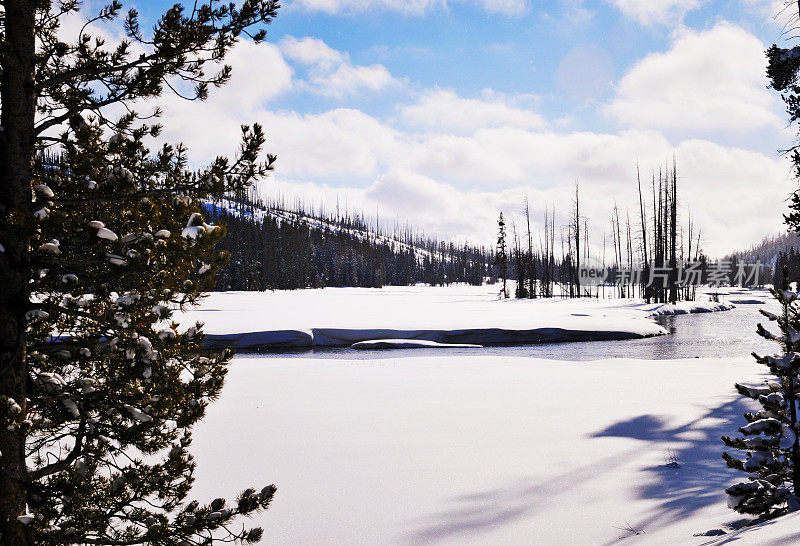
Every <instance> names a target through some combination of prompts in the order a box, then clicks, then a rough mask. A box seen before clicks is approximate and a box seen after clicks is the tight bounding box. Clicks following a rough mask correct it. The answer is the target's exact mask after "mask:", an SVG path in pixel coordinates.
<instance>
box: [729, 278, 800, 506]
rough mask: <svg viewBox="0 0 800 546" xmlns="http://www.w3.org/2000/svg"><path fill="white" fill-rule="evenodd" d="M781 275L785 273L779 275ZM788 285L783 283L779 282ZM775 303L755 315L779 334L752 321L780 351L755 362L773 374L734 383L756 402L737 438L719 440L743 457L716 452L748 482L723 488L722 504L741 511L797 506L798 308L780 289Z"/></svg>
mask: <svg viewBox="0 0 800 546" xmlns="http://www.w3.org/2000/svg"><path fill="white" fill-rule="evenodd" d="M784 279H786V277H785V276H784ZM784 284H785V285H786V286H788V283H787V282H785V283H784ZM771 291H772V295H773V296H774V297H775V299H776V300H777V301H778V302H779V303H780V305H781V310H782V311H781V314H780V315H776V314H774V313H771V312H769V311H765V310H761V313H762V314H763V315H764V316H765V317H767V318H768V319H769V320H770V321H773V322H775V323H776V324H777V325H778V327H779V328H780V331H781V333H780V334H776V333H773V332H771V331H769V330H767V329H766V328H764V326H763V325H761V324H759V325H758V329H757V332H758V335H760V336H761V337H763V338H765V339H768V340H772V341H775V342H776V343H777V344H778V345H779V346H780V348H781V352H780V353H779V354H775V355H766V356H760V355H757V354H755V353H753V356H754V357H755V359H756V361H757V362H759V363H760V364H764V365H766V366H767V367H768V368H769V370H770V372H771V373H772V374H773V375H774V376H775V380H774V381H770V382H768V383H766V384H764V385H761V386H747V385H742V384H739V383H737V384H736V390H737V391H738V392H739V393H740V394H741V395H742V396H746V397H748V398H751V399H753V400H756V401H758V402H759V403H760V404H761V409H760V410H758V411H756V412H747V413H745V414H744V416H745V419H746V420H747V424H746V425H745V426H743V427H740V428H739V432H740V433H741V434H742V435H743V437H737V438H731V437H729V436H723V438H722V441H723V443H724V444H725V445H726V446H727V447H729V448H733V449H736V450H739V451H741V452H744V453H745V456H744V458H739V456H734V455H731V454H729V453H728V452H724V453H723V454H722V458H723V459H724V460H725V463H726V464H727V465H728V466H729V467H730V468H734V469H736V470H740V471H742V472H746V473H748V474H750V476H749V477H748V481H745V482H740V483H737V484H735V485H732V486H731V487H729V488H727V489H726V490H725V492H726V493H727V494H728V506H730V507H731V508H733V509H734V510H736V511H737V512H740V513H743V514H754V515H760V516H776V515H780V514H782V513H785V512H786V511H789V510H791V511H794V510H797V509H798V508H800V503H799V502H798V498H797V497H796V495H797V494H798V492H800V447H798V438H797V436H798V434H797V433H798V426H797V415H798V414H797V400H798V393H799V392H800V378H799V377H798V370H799V369H800V354H798V353H797V351H800V308H799V307H798V293H797V292H792V291H790V290H788V288H784V289H783V290H778V289H772V290H771Z"/></svg>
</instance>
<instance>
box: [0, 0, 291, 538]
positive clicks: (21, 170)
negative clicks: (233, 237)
mask: <svg viewBox="0 0 800 546" xmlns="http://www.w3.org/2000/svg"><path fill="white" fill-rule="evenodd" d="M78 7H79V4H78V3H77V2H73V1H71V0H64V1H61V2H52V3H51V2H29V1H26V0H8V1H7V2H5V3H4V14H3V17H2V18H0V32H2V33H3V34H4V36H5V38H4V40H3V42H2V46H0V64H1V65H2V87H0V97H1V98H2V126H3V132H2V133H0V430H2V433H0V543H2V544H14V545H21V546H25V545H28V544H74V543H78V544H117V545H123V544H154V545H155V544H158V545H167V544H187V545H196V544H209V543H211V542H212V541H214V540H223V541H234V540H240V541H242V542H255V541H258V540H259V539H260V537H261V535H262V531H261V529H259V528H254V529H247V528H246V527H244V526H241V525H240V524H238V523H237V524H236V525H232V524H233V523H234V520H235V519H236V518H237V517H238V516H240V515H243V514H250V513H252V512H254V511H256V510H261V509H265V508H267V506H268V505H269V503H270V501H271V500H272V498H273V495H274V493H275V487H274V486H272V485H268V486H266V487H264V488H259V489H258V490H255V489H248V490H246V491H244V492H242V493H241V494H240V495H239V496H238V497H237V499H236V500H235V501H234V502H233V503H232V504H231V505H227V504H226V502H225V500H224V499H222V498H219V499H215V500H213V501H211V502H209V503H208V504H200V503H198V502H196V501H192V502H187V500H188V495H189V492H190V488H191V485H192V482H193V477H192V475H193V469H194V462H193V460H192V457H191V456H190V455H189V453H188V448H189V446H190V444H191V439H192V437H191V430H192V426H193V425H194V424H195V423H196V422H197V421H198V419H200V418H201V417H202V416H203V414H204V412H205V409H206V407H207V405H208V404H209V403H210V402H211V401H212V400H214V399H215V398H217V397H218V396H219V394H220V389H221V388H222V385H223V380H224V378H225V373H226V364H227V362H228V360H229V359H230V357H231V354H230V353H229V352H210V351H207V350H204V349H203V347H202V341H203V334H202V331H201V329H200V327H199V325H181V326H179V325H178V324H176V323H175V322H173V320H172V319H173V313H174V312H175V310H176V309H177V308H179V307H181V306H185V305H190V304H192V303H194V302H196V301H197V300H198V298H199V297H200V296H201V294H202V293H203V291H204V290H207V289H208V288H209V287H210V286H211V284H212V282H213V277H214V274H215V272H216V271H217V270H218V269H219V267H220V266H221V264H223V263H224V262H225V260H226V256H225V255H224V254H220V253H219V252H217V251H215V249H214V245H215V243H216V242H218V241H219V239H220V238H221V237H222V236H223V235H224V230H223V229H222V228H220V227H216V226H213V225H209V224H207V223H206V222H205V221H204V218H203V206H202V202H201V199H202V198H205V197H209V196H211V195H215V194H220V193H222V192H225V191H230V190H237V189H242V188H244V187H246V186H248V185H249V184H251V183H252V182H253V181H254V180H256V179H258V178H260V177H263V176H265V175H266V174H267V173H268V171H270V170H271V169H272V163H273V161H274V157H271V156H268V160H267V161H266V162H260V161H259V152H260V149H261V147H262V145H263V142H264V135H263V132H262V130H261V128H260V127H258V126H253V127H243V128H242V144H241V147H240V149H239V152H238V154H237V156H236V158H235V159H234V160H232V161H229V160H227V159H225V158H221V157H220V158H217V159H216V160H215V161H214V162H213V163H212V164H211V165H209V166H208V167H207V168H205V169H203V170H202V171H201V172H196V173H190V172H188V170H187V164H186V158H185V153H184V150H183V148H182V147H180V146H178V147H172V146H164V147H163V148H162V149H160V150H159V151H158V152H157V153H151V152H150V151H149V150H148V149H147V147H146V145H145V138H146V137H148V136H149V135H156V134H158V129H159V127H158V126H155V125H149V126H148V125H147V124H146V123H145V122H144V121H143V120H142V119H141V118H140V117H139V116H138V115H137V114H136V113H135V112H134V110H133V109H132V108H131V106H132V104H131V103H132V101H135V100H136V99H146V98H152V97H156V96H158V95H159V94H160V93H161V90H162V88H163V86H164V85H165V83H166V80H168V79H170V80H171V82H170V85H172V86H174V85H175V84H176V83H179V82H180V81H181V80H183V81H184V82H189V83H191V84H192V85H196V88H195V94H194V95H193V96H194V97H195V98H201V99H202V98H203V97H205V95H206V91H207V87H208V85H220V84H223V83H224V82H225V81H226V80H227V79H228V77H229V75H230V70H229V68H227V67H225V68H222V69H221V71H220V72H218V73H216V74H213V75H211V76H207V75H206V74H205V72H204V70H205V69H207V68H208V67H209V65H212V66H213V64H212V63H213V62H216V61H222V60H223V57H224V54H225V52H226V51H227V50H229V49H230V47H232V46H233V45H234V44H235V43H236V41H237V39H238V38H239V37H240V36H241V35H243V33H248V32H249V33H250V34H251V35H252V36H253V37H254V38H255V39H256V40H260V39H262V38H263V37H264V33H263V29H261V30H259V29H258V28H255V27H258V26H260V25H263V24H266V23H268V22H269V21H270V20H271V18H272V17H273V16H274V15H275V13H276V10H277V4H275V3H273V2H272V1H260V0H245V1H244V3H243V4H242V5H241V6H240V7H238V8H237V7H235V6H234V5H233V4H219V3H216V2H215V3H210V2H209V3H206V4H202V3H200V4H196V5H195V6H194V7H193V9H192V10H190V11H189V12H184V11H183V8H182V7H181V6H180V5H176V6H175V7H173V8H170V9H169V11H167V13H165V14H164V16H163V17H162V18H161V19H160V20H159V21H158V22H157V23H156V26H155V28H154V30H153V32H152V33H151V35H150V36H149V37H146V36H144V33H143V32H142V31H141V29H140V28H139V25H138V17H137V14H136V12H135V11H133V10H132V11H130V12H129V13H128V15H127V17H126V19H125V23H124V28H125V29H126V31H127V34H128V41H125V42H123V43H121V44H119V45H118V46H107V45H106V44H105V43H104V42H103V41H102V40H100V39H95V38H93V37H91V36H89V35H88V34H86V30H85V29H84V30H83V31H82V33H81V35H80V36H78V37H77V40H76V41H75V42H74V43H65V42H63V41H61V40H62V39H63V38H64V37H63V36H62V35H61V34H60V32H59V20H60V19H61V18H62V17H63V16H64V15H65V14H68V13H69V12H72V11H77V10H78ZM120 9H121V5H120V4H119V3H118V2H116V1H114V2H113V3H112V4H111V5H110V6H107V7H105V8H103V9H102V10H101V11H100V13H99V15H98V16H97V17H96V18H93V19H92V20H93V21H94V22H95V23H98V22H103V21H108V20H112V19H114V18H116V17H117V16H118V14H119V11H120ZM248 29H249V30H248ZM130 42H137V43H138V46H139V47H140V48H141V50H142V51H144V52H143V53H140V51H139V50H137V51H136V52H135V53H134V52H133V51H132V49H133V48H132V47H131V46H130ZM120 103H121V105H124V108H121V110H122V111H124V112H125V114H124V115H123V116H122V117H121V118H111V117H110V114H109V112H108V110H105V108H106V107H109V106H113V105H120ZM56 130H57V132H54V131H56ZM52 144H56V145H58V146H57V148H58V149H60V150H61V153H62V156H61V157H62V159H61V161H58V162H55V163H56V164H55V165H52V164H51V165H44V164H42V162H41V161H39V162H38V163H37V162H36V161H35V157H36V152H37V150H41V149H43V148H44V147H45V146H48V145H52ZM231 456H232V457H235V453H232V454H231Z"/></svg>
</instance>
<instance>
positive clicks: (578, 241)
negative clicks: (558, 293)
mask: <svg viewBox="0 0 800 546" xmlns="http://www.w3.org/2000/svg"><path fill="white" fill-rule="evenodd" d="M580 270H581V206H580V197H579V195H578V182H577V181H575V292H576V295H577V296H578V297H581V277H580Z"/></svg>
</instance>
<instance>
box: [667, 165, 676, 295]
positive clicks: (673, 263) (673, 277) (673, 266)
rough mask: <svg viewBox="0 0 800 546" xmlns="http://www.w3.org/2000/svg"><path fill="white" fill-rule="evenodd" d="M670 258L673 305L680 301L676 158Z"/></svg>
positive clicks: (671, 211) (673, 177) (673, 170)
mask: <svg viewBox="0 0 800 546" xmlns="http://www.w3.org/2000/svg"><path fill="white" fill-rule="evenodd" d="M670 205H671V206H670V227H669V229H670V232H669V238H670V246H671V248H670V256H669V279H670V286H669V290H670V303H672V304H673V305H674V304H675V303H677V301H678V285H677V282H676V281H677V275H678V259H677V249H676V246H677V243H678V234H677V229H678V168H677V165H676V163H675V158H674V157H673V158H672V201H671V203H670Z"/></svg>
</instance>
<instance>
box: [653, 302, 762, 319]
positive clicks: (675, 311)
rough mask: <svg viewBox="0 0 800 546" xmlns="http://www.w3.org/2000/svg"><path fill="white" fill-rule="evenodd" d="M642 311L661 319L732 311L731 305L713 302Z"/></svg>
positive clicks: (684, 303) (656, 306)
mask: <svg viewBox="0 0 800 546" xmlns="http://www.w3.org/2000/svg"><path fill="white" fill-rule="evenodd" d="M758 303H763V302H758ZM643 309H645V310H647V311H648V312H649V314H650V316H651V317H663V316H666V315H686V314H688V313H715V312H718V311H730V310H731V309H733V305H731V304H730V303H719V302H714V301H679V302H678V303H675V304H672V303H659V304H656V305H653V306H651V307H647V306H645V307H644V308H643Z"/></svg>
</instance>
